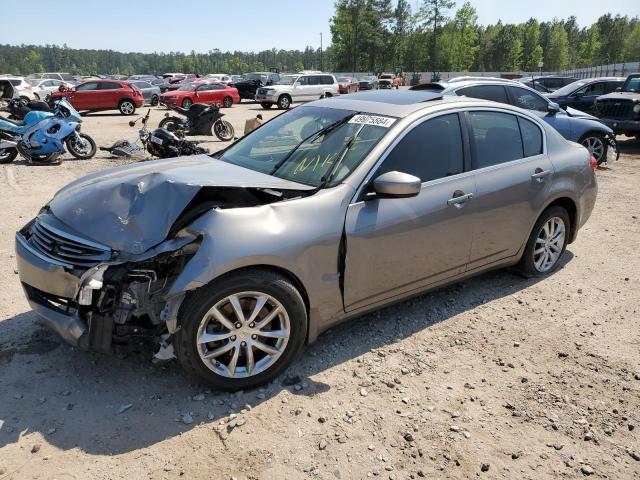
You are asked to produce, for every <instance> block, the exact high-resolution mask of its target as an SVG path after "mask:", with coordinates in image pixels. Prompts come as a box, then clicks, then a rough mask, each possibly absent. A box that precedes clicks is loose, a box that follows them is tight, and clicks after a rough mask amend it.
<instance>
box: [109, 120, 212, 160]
mask: <svg viewBox="0 0 640 480" xmlns="http://www.w3.org/2000/svg"><path fill="white" fill-rule="evenodd" d="M150 114H151V109H149V110H148V111H147V114H146V115H145V116H144V117H140V118H138V119H136V120H132V121H130V122H129V126H130V127H135V125H136V123H137V122H138V121H139V120H142V128H141V129H140V130H139V131H138V137H139V139H140V142H141V143H142V148H139V146H138V145H137V144H135V143H130V142H127V141H126V140H118V141H117V142H115V143H114V144H113V145H111V146H110V147H100V150H104V151H107V152H109V153H111V154H112V155H115V156H118V157H125V158H131V157H135V156H137V155H138V153H139V152H140V151H144V150H146V151H147V152H149V153H150V154H151V155H152V156H154V157H158V158H173V157H182V156H185V155H200V154H203V153H209V151H208V150H206V149H204V148H202V147H199V146H198V143H200V142H194V141H191V140H185V139H184V138H181V137H178V136H177V135H175V134H174V133H172V132H170V131H169V130H167V129H166V128H156V129H155V130H154V131H152V132H150V131H149V129H148V128H147V123H148V122H149V115H150Z"/></svg>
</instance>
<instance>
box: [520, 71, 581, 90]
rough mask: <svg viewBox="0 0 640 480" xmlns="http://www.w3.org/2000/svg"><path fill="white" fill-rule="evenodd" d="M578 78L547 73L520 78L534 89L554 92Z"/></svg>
mask: <svg viewBox="0 0 640 480" xmlns="http://www.w3.org/2000/svg"><path fill="white" fill-rule="evenodd" d="M576 80H578V79H577V78H575V77H558V76H553V75H547V76H543V77H532V78H523V79H521V80H520V82H521V83H524V84H525V85H526V86H528V87H529V88H533V89H534V90H537V91H539V92H540V91H541V92H544V93H549V92H554V91H556V90H557V89H559V88H562V87H564V86H565V85H569V84H570V83H573V82H575V81H576Z"/></svg>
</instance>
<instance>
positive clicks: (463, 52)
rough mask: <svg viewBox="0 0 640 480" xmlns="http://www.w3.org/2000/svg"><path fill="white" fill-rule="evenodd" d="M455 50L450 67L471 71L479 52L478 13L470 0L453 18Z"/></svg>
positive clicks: (455, 70)
mask: <svg viewBox="0 0 640 480" xmlns="http://www.w3.org/2000/svg"><path fill="white" fill-rule="evenodd" d="M453 25H454V27H455V28H454V32H455V33H454V38H453V45H452V48H451V49H450V50H451V51H453V52H454V57H453V60H452V62H451V64H450V68H451V70H452V71H454V72H466V71H469V69H470V68H471V66H472V65H473V62H474V61H475V59H476V56H477V54H478V49H479V48H480V47H479V45H478V15H477V13H476V9H475V8H473V7H472V6H471V3H470V2H465V3H464V4H463V5H462V6H461V7H460V8H459V9H458V11H457V12H456V14H455V16H454V18H453Z"/></svg>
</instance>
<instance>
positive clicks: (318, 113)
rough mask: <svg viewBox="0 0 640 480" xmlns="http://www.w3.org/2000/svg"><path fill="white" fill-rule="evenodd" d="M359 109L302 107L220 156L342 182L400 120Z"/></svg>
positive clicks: (302, 178)
mask: <svg viewBox="0 0 640 480" xmlns="http://www.w3.org/2000/svg"><path fill="white" fill-rule="evenodd" d="M357 113H358V112H354V111H350V110H335V109H331V108H325V107H312V106H304V107H297V108H295V109H293V110H291V111H289V112H287V113H285V114H283V115H280V116H278V117H276V118H275V119H273V120H271V121H270V122H268V123H266V124H265V125H263V126H262V127H260V128H259V129H257V130H256V131H255V132H253V133H251V134H250V135H248V136H246V137H244V138H243V139H241V140H239V141H238V142H236V143H235V144H234V145H233V146H231V147H230V148H229V149H228V150H226V151H224V152H223V153H222V155H221V156H220V160H222V161H224V162H229V163H232V164H234V165H240V166H241V167H245V168H248V169H251V170H256V171H258V172H262V173H266V174H268V175H274V176H276V177H280V178H284V179H287V180H291V181H294V182H298V183H303V184H305V185H311V186H313V187H321V186H334V185H337V184H338V183H340V182H341V181H342V180H343V179H344V178H345V177H347V176H348V175H349V174H350V173H351V172H352V171H353V170H354V169H355V168H356V167H357V166H358V165H359V164H360V162H362V160H363V159H364V157H365V156H366V155H367V154H368V153H369V152H370V151H371V149H372V148H373V147H374V146H375V145H376V144H377V143H378V142H379V141H380V139H381V138H382V137H383V136H384V135H385V133H386V132H387V131H388V130H389V126H390V125H391V124H392V123H393V122H394V121H395V120H394V119H391V118H388V117H379V116H366V115H356V114H357ZM369 120H371V121H369ZM380 120H382V124H383V125H380ZM367 122H368V123H367ZM373 123H377V124H373ZM328 127H329V128H328ZM323 129H327V130H326V132H325V133H324V134H322V133H319V132H322V130H323Z"/></svg>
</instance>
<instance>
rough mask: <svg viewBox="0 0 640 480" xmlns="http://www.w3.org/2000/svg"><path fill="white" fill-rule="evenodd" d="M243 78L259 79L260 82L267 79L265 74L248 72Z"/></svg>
mask: <svg viewBox="0 0 640 480" xmlns="http://www.w3.org/2000/svg"><path fill="white" fill-rule="evenodd" d="M244 79H245V80H260V81H261V82H262V83H264V82H266V81H267V76H266V75H263V74H261V73H249V74H248V75H246V76H245V77H244Z"/></svg>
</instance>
